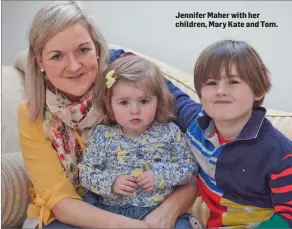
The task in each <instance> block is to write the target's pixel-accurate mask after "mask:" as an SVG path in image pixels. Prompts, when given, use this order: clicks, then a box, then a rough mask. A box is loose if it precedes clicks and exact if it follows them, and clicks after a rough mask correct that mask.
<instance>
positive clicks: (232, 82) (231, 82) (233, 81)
mask: <svg viewBox="0 0 292 229" xmlns="http://www.w3.org/2000/svg"><path fill="white" fill-rule="evenodd" d="M229 84H239V82H238V81H237V80H230V81H229Z"/></svg>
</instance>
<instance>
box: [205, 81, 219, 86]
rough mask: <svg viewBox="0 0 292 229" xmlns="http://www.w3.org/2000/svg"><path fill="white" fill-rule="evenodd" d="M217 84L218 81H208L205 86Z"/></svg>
mask: <svg viewBox="0 0 292 229" xmlns="http://www.w3.org/2000/svg"><path fill="white" fill-rule="evenodd" d="M214 85H216V82H215V81H208V82H207V83H206V84H205V86H214Z"/></svg>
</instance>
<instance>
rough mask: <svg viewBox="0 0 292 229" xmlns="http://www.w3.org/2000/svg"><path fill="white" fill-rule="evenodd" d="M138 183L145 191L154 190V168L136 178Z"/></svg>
mask: <svg viewBox="0 0 292 229" xmlns="http://www.w3.org/2000/svg"><path fill="white" fill-rule="evenodd" d="M136 183H137V184H138V185H139V186H140V187H141V188H143V189H144V190H145V191H152V190H153V188H154V174H153V172H152V170H147V171H145V172H143V173H141V175H140V176H139V177H137V179H136Z"/></svg>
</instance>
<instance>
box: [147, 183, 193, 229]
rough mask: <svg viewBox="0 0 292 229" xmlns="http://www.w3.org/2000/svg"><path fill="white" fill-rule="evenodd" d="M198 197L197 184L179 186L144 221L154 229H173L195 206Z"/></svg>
mask: <svg viewBox="0 0 292 229" xmlns="http://www.w3.org/2000/svg"><path fill="white" fill-rule="evenodd" d="M197 196H198V188H197V184H196V183H195V184H185V185H182V186H179V187H177V188H176V190H175V191H174V192H173V193H172V194H171V195H170V196H169V197H168V198H167V199H166V200H165V201H164V202H163V203H162V204H161V205H160V206H159V207H157V208H156V209H155V210H154V211H152V212H151V213H150V214H149V215H147V216H146V217H145V218H144V220H143V221H145V222H146V223H147V224H148V225H150V226H151V227H152V228H173V227H174V225H175V222H176V219H177V218H178V217H179V216H181V215H182V214H184V213H185V212H186V211H187V210H188V209H189V208H190V207H191V206H192V205H193V203H194V201H195V199H196V198H197Z"/></svg>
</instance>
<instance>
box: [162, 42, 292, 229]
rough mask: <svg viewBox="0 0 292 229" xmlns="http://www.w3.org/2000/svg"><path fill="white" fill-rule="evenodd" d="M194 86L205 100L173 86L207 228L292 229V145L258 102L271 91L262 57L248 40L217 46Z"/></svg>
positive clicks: (203, 60)
mask: <svg viewBox="0 0 292 229" xmlns="http://www.w3.org/2000/svg"><path fill="white" fill-rule="evenodd" d="M194 83H195V88H196V91H197V93H198V96H199V98H200V101H201V104H202V105H201V104H197V103H195V102H194V101H192V100H191V99H190V98H189V96H187V95H186V94H185V93H183V92H182V91H181V90H180V89H178V88H177V87H175V86H174V85H173V84H172V83H170V82H168V87H169V90H170V91H171V93H172V94H173V96H174V97H175V98H176V102H177V113H176V116H177V121H176V123H177V124H178V125H179V126H180V127H181V128H182V129H183V130H184V131H186V132H187V136H188V138H189V143H190V146H191V148H192V151H193V153H194V155H195V156H196V158H197V160H198V162H199V166H200V168H199V174H198V176H197V180H198V187H199V192H200V195H201V196H202V198H203V199H204V201H205V202H206V204H207V205H208V207H209V208H210V217H209V219H208V221H207V225H206V227H207V228H218V227H220V228H235V227H237V228H256V227H258V228H275V227H278V228H292V142H291V141H290V140H289V139H288V138H287V137H285V136H284V135H283V134H281V133H280V132H279V131H278V130H277V129H276V128H274V127H273V125H272V124H271V123H270V122H269V121H268V120H267V119H266V118H265V114H266V109H265V108H263V107H260V105H261V104H262V102H263V100H264V96H265V94H266V93H267V92H268V91H269V90H270V88H271V83H270V79H269V72H268V69H267V68H266V66H265V65H264V64H263V62H262V60H261V58H260V56H259V55H258V54H257V52H256V51H255V50H254V49H253V48H252V47H250V46H249V45H248V44H247V43H245V42H242V41H231V40H224V41H220V42H217V43H214V44H212V45H210V46H208V47H207V48H206V49H205V50H204V51H203V52H202V53H201V54H200V56H199V58H198V60H197V62H196V64H195V69H194ZM202 108H203V109H202Z"/></svg>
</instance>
